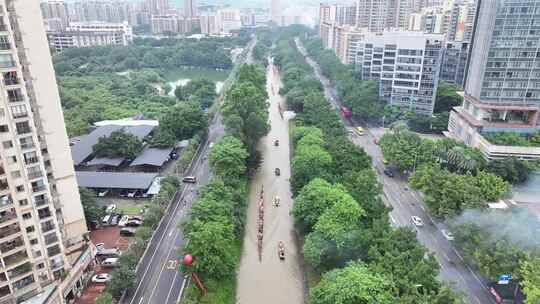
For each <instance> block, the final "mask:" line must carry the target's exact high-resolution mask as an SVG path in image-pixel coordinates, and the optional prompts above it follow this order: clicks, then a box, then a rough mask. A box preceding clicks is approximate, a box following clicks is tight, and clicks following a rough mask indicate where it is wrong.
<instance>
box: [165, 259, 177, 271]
mask: <svg viewBox="0 0 540 304" xmlns="http://www.w3.org/2000/svg"><path fill="white" fill-rule="evenodd" d="M176 266H178V261H177V260H168V261H167V269H169V270H171V269H176Z"/></svg>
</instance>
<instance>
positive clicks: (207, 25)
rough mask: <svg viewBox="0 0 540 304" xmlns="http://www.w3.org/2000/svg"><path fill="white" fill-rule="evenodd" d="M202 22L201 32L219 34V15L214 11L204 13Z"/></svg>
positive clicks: (201, 17) (201, 18)
mask: <svg viewBox="0 0 540 304" xmlns="http://www.w3.org/2000/svg"><path fill="white" fill-rule="evenodd" d="M199 20H200V22H201V34H203V35H217V34H219V28H218V25H217V16H216V14H214V13H203V14H201V16H200V19H199Z"/></svg>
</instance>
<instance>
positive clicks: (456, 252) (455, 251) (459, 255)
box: [452, 247, 463, 261]
mask: <svg viewBox="0 0 540 304" xmlns="http://www.w3.org/2000/svg"><path fill="white" fill-rule="evenodd" d="M452 250H454V253H455V254H456V255H457V256H458V258H459V259H460V260H462V261H463V257H462V256H461V254H459V252H458V251H457V250H456V248H454V247H452Z"/></svg>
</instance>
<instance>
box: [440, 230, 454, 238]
mask: <svg viewBox="0 0 540 304" xmlns="http://www.w3.org/2000/svg"><path fill="white" fill-rule="evenodd" d="M441 233H442V235H443V236H444V238H445V239H447V240H449V241H453V240H454V234H453V233H452V231H448V230H446V229H442V230H441Z"/></svg>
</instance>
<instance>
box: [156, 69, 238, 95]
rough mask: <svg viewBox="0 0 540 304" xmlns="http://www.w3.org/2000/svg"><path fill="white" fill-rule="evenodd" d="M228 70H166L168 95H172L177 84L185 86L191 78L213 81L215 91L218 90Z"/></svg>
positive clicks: (227, 74)
mask: <svg viewBox="0 0 540 304" xmlns="http://www.w3.org/2000/svg"><path fill="white" fill-rule="evenodd" d="M229 72H230V71H229V70H213V69H198V68H186V69H176V70H171V71H168V72H167V73H166V74H165V75H164V76H165V79H166V80H168V81H169V82H168V83H169V85H170V86H171V88H172V90H171V91H170V92H169V95H170V96H174V90H175V89H176V87H177V86H185V85H186V84H187V83H188V82H189V81H191V80H192V79H198V78H206V79H209V80H212V81H214V82H215V83H216V92H219V91H220V90H221V88H222V87H223V82H224V81H225V79H227V76H229Z"/></svg>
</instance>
